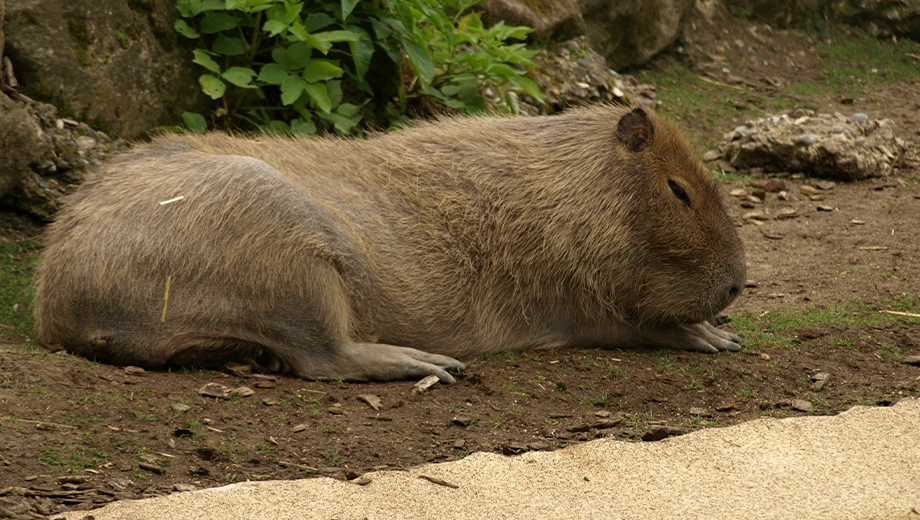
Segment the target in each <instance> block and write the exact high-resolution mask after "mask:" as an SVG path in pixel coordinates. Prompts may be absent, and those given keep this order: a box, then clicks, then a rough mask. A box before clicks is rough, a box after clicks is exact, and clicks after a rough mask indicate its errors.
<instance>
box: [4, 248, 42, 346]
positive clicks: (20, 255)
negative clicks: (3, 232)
mask: <svg viewBox="0 0 920 520" xmlns="http://www.w3.org/2000/svg"><path fill="white" fill-rule="evenodd" d="M39 250H40V246H39V244H38V242H36V241H34V240H31V239H28V238H26V239H22V240H19V241H16V242H9V243H6V244H2V245H0V324H2V325H3V327H0V335H3V336H7V337H9V338H16V339H28V338H31V337H33V336H34V333H35V328H34V323H33V321H32V300H33V298H34V291H33V290H32V274H33V271H34V267H35V263H36V262H37V261H38V257H39Z"/></svg>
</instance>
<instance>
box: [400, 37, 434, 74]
mask: <svg viewBox="0 0 920 520" xmlns="http://www.w3.org/2000/svg"><path fill="white" fill-rule="evenodd" d="M403 48H404V49H406V56H408V57H409V62H411V63H412V68H413V69H415V73H416V74H418V75H419V77H420V78H422V80H423V81H424V82H425V83H431V80H432V79H433V78H434V64H433V63H432V62H431V56H430V55H429V54H428V51H426V50H425V49H422V48H421V47H419V46H417V45H415V44H414V43H410V42H403Z"/></svg>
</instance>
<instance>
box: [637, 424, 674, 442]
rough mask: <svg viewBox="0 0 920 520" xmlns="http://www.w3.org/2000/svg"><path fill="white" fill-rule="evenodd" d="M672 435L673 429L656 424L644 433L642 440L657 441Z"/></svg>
mask: <svg viewBox="0 0 920 520" xmlns="http://www.w3.org/2000/svg"><path fill="white" fill-rule="evenodd" d="M670 435H671V430H670V429H669V428H668V427H667V426H661V425H654V426H652V427H650V428H649V429H648V431H647V432H645V434H644V435H642V440H643V441H646V442H655V441H660V440H662V439H666V438H668V436H670Z"/></svg>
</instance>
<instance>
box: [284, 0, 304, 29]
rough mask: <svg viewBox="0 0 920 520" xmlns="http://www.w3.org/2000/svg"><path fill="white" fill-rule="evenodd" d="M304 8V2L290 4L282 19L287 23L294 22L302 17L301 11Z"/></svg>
mask: <svg viewBox="0 0 920 520" xmlns="http://www.w3.org/2000/svg"><path fill="white" fill-rule="evenodd" d="M302 10H303V2H300V3H297V4H294V5H292V6H288V8H287V9H286V10H285V12H284V17H283V18H282V19H281V21H282V22H284V23H285V24H287V25H290V24H292V23H294V20H297V19H298V18H300V11H302Z"/></svg>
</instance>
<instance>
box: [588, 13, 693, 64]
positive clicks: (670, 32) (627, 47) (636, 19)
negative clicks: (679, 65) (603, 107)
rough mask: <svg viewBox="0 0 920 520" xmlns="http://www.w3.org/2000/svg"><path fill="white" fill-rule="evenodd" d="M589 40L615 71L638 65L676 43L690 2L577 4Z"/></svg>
mask: <svg viewBox="0 0 920 520" xmlns="http://www.w3.org/2000/svg"><path fill="white" fill-rule="evenodd" d="M578 3H579V5H581V13H582V17H583V18H584V20H585V24H586V25H587V35H588V40H589V41H590V42H591V47H593V48H594V49H596V50H597V51H598V52H599V53H600V54H601V55H602V56H604V58H606V60H607V63H608V64H609V65H610V66H611V67H612V68H614V69H616V70H620V69H623V68H625V67H630V66H634V65H641V64H643V63H645V62H647V61H648V60H650V59H651V58H652V57H653V56H655V55H656V54H658V53H659V52H661V51H662V50H664V49H665V48H667V47H669V46H670V45H671V44H672V43H674V42H675V41H676V40H677V37H678V35H679V34H680V31H681V29H682V26H683V22H684V20H685V19H686V17H687V15H688V14H689V13H690V9H692V8H693V5H694V2H693V0H651V1H648V2H634V1H632V0H578Z"/></svg>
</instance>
